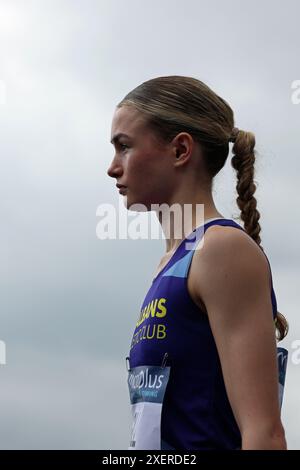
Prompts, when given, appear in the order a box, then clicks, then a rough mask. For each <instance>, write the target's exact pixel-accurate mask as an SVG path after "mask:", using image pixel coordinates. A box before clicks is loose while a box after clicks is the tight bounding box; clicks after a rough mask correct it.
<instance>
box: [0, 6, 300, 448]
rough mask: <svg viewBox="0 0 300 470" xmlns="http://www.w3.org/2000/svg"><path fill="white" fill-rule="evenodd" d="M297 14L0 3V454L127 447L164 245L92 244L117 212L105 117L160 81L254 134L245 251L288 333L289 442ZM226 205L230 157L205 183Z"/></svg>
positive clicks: (293, 370)
mask: <svg viewBox="0 0 300 470" xmlns="http://www.w3.org/2000/svg"><path fill="white" fill-rule="evenodd" d="M299 13H300V6H299V2H297V1H296V0H295V1H291V0H288V1H286V2H285V3H284V5H283V4H282V3H281V2H274V1H272V2H271V1H266V0H264V1H261V0H260V1H258V0H256V1H252V2H251V3H250V2H245V1H244V2H240V1H232V0H228V1H227V2H222V1H221V0H219V1H216V0H211V1H210V2H204V1H196V0H186V1H184V2H177V3H176V4H175V3H174V2H173V1H171V0H163V1H162V0H160V1H157V0H154V1H152V2H146V1H138V0H128V1H127V2H120V1H118V0H85V1H83V0H80V1H79V0H36V1H35V0H25V1H16V0H9V1H5V0H0V81H2V82H1V83H2V89H3V86H4V87H5V100H4V102H2V103H1V104H0V132H1V139H0V158H1V171H0V217H1V231H0V251H1V257H0V259H1V263H0V286H1V287H0V289H1V295H0V340H2V341H5V343H6V353H7V364H6V365H1V366H0V416H1V418H0V447H1V449H127V447H128V442H129V428H130V408H129V394H128V389H127V382H126V380H127V373H126V367H125V356H126V355H127V354H128V352H129V345H130V341H131V335H132V332H133V329H134V325H135V322H136V318H137V316H138V312H139V308H140V305H141V303H142V301H143V298H144V295H145V293H146V291H147V289H148V288H149V283H150V282H151V278H152V275H153V273H154V271H155V270H156V267H157V265H158V262H159V259H160V257H161V256H162V255H163V253H164V249H165V242H164V240H162V239H161V240H136V241H133V240H109V241H108V240H99V239H98V238H97V236H96V226H97V223H98V222H99V219H98V218H97V216H96V210H97V207H98V206H99V205H100V204H102V203H111V204H113V205H114V206H115V207H116V208H118V207H119V204H120V205H121V206H122V196H120V195H119V194H118V192H117V191H116V188H115V186H114V181H113V180H112V179H111V178H109V177H108V176H107V174H106V171H107V168H108V166H109V164H110V161H111V159H112V157H113V147H112V146H111V144H110V143H109V140H110V131H111V119H112V115H113V112H114V109H115V106H116V104H117V103H118V102H119V101H120V100H121V99H122V98H123V97H124V96H125V94H126V93H128V92H129V91H130V90H132V89H133V88H134V87H136V86H137V85H139V84H140V83H142V82H143V81H145V80H148V79H150V78H153V77H156V76H163V75H188V76H193V77H196V78H198V79H200V80H202V81H204V82H205V83H207V84H208V85H209V86H210V87H212V88H213V89H214V91H216V92H217V93H218V94H219V95H221V96H222V97H223V98H225V99H226V100H227V101H228V102H229V103H230V105H231V106H232V108H233V110H234V112H235V120H236V125H237V126H238V127H240V128H242V129H245V130H250V131H252V132H254V133H255V135H256V140H257V151H258V161H257V165H256V180H257V182H258V189H257V192H256V197H257V199H258V209H259V211H260V213H261V225H262V233H261V236H262V245H263V247H264V249H265V251H266V253H267V255H268V257H269V260H270V262H271V266H272V273H273V282H274V288H275V292H276V296H277V302H278V309H279V310H280V311H281V312H283V313H284V314H285V315H286V316H287V318H288V320H289V323H290V333H289V335H288V337H287V338H286V339H285V340H284V341H283V342H282V343H280V345H282V346H285V347H287V348H288V349H289V351H290V360H289V363H288V371H287V379H286V390H285V396H284V404H283V411H282V419H283V423H284V426H285V429H286V435H287V440H288V445H289V448H291V449H297V448H300V437H299V432H298V425H299V424H298V423H299V420H300V405H299V386H300V379H299V372H300V364H297V363H296V362H297V361H296V360H294V361H292V355H293V352H294V353H295V350H294V349H293V345H294V346H295V344H296V343H294V342H295V341H296V340H297V339H299V338H300V321H299V263H300V254H299V245H298V240H299V237H300V229H299V202H300V201H299V183H300V181H299V174H300V158H299V151H300V143H299V129H300V104H298V105H297V104H293V102H292V99H291V96H292V92H293V90H292V83H293V81H295V80H300V70H299V60H298V57H299V50H300V44H299V43H300V40H299V32H298V31H299ZM235 197H236V194H235V175H234V173H233V169H232V168H231V166H230V155H229V158H228V160H227V163H226V166H225V168H224V169H223V170H222V172H221V174H219V175H218V176H217V178H216V180H215V187H214V198H215V203H216V205H217V207H218V209H219V211H220V212H221V213H223V214H224V215H225V216H226V217H235V216H237V215H238V210H237V206H236V203H235ZM123 210H124V211H125V209H124V208H123ZM125 212H126V211H125ZM298 356H299V355H298ZM294 357H296V355H295V354H294Z"/></svg>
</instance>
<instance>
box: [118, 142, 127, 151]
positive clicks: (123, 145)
mask: <svg viewBox="0 0 300 470" xmlns="http://www.w3.org/2000/svg"><path fill="white" fill-rule="evenodd" d="M120 147H121V149H122V150H124V147H125V148H127V149H128V148H129V147H128V145H126V144H121V143H120Z"/></svg>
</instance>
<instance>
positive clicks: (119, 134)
mask: <svg viewBox="0 0 300 470" xmlns="http://www.w3.org/2000/svg"><path fill="white" fill-rule="evenodd" d="M120 137H129V138H130V136H129V135H127V134H124V132H119V133H118V134H116V135H114V136H113V138H112V139H111V141H110V143H111V144H114V143H116V142H117V141H118V140H119V138H120Z"/></svg>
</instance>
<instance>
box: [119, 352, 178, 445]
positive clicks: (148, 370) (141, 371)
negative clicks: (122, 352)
mask: <svg viewBox="0 0 300 470" xmlns="http://www.w3.org/2000/svg"><path fill="white" fill-rule="evenodd" d="M167 355H168V354H167V353H166V354H165V355H164V358H163V362H162V365H161V366H151V365H148V366H147V365H144V366H138V367H134V368H133V369H131V368H130V367H129V369H128V379H127V382H128V387H129V396H130V403H131V412H132V427H131V438H130V445H129V447H128V450H140V449H142V450H145V449H146V450H148V449H156V450H157V449H159V450H160V449H161V412H162V405H163V400H164V395H165V391H166V387H167V383H168V380H169V377H170V369H171V368H170V367H165V362H166V358H167ZM126 359H128V360H129V358H126Z"/></svg>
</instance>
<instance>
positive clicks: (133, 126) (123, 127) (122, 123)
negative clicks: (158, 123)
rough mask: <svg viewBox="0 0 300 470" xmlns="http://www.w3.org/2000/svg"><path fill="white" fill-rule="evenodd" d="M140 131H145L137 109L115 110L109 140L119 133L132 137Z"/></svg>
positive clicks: (124, 107)
mask: <svg viewBox="0 0 300 470" xmlns="http://www.w3.org/2000/svg"><path fill="white" fill-rule="evenodd" d="M141 131H144V132H145V131H146V126H145V118H144V116H142V114H141V113H140V112H139V111H138V110H137V109H134V108H132V107H130V106H122V107H121V108H116V110H115V112H114V115H113V119H112V125H111V139H113V137H114V136H115V135H117V134H119V133H124V134H127V135H129V136H132V137H134V136H135V135H136V133H137V132H138V133H140V132H141Z"/></svg>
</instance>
